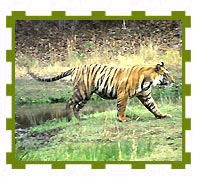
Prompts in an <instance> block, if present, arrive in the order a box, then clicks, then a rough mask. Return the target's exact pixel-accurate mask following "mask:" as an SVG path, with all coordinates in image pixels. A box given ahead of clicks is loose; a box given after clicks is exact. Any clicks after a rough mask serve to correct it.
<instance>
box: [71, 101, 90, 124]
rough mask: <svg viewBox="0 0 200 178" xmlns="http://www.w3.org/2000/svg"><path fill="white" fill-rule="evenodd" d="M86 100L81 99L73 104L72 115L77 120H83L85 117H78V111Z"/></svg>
mask: <svg viewBox="0 0 200 178" xmlns="http://www.w3.org/2000/svg"><path fill="white" fill-rule="evenodd" d="M86 102H87V101H86V100H83V101H79V102H78V103H77V104H75V105H74V107H73V111H74V115H75V117H76V118H77V119H78V120H85V119H86V118H83V117H80V113H79V111H80V110H81V109H82V108H83V107H84V105H85V104H86Z"/></svg>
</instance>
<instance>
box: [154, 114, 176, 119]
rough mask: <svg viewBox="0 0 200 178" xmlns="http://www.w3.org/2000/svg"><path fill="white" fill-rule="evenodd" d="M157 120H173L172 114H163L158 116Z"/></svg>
mask: <svg viewBox="0 0 200 178" xmlns="http://www.w3.org/2000/svg"><path fill="white" fill-rule="evenodd" d="M156 118H158V119H162V118H172V115H171V114H162V115H157V116H156Z"/></svg>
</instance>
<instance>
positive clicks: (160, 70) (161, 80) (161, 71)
mask: <svg viewBox="0 0 200 178" xmlns="http://www.w3.org/2000/svg"><path fill="white" fill-rule="evenodd" d="M155 72H156V73H157V74H158V75H157V76H158V78H157V79H156V80H154V81H153V85H154V86H155V85H165V86H169V87H171V86H172V85H173V83H174V79H173V77H172V76H171V75H170V74H169V71H168V70H167V68H166V67H165V65H164V63H163V62H161V63H160V64H157V65H156V67H155Z"/></svg>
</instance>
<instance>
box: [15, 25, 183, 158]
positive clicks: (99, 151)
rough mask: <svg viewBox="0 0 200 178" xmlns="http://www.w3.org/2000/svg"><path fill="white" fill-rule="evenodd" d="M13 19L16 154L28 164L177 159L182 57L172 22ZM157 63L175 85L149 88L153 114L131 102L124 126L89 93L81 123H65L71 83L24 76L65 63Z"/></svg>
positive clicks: (112, 108)
mask: <svg viewBox="0 0 200 178" xmlns="http://www.w3.org/2000/svg"><path fill="white" fill-rule="evenodd" d="M121 25H122V22H121V21H66V22H62V24H60V22H58V21H18V22H17V28H16V65H15V67H16V98H15V102H16V157H17V159H19V160H26V161H27V160H28V161H39V160H42V161H47V160H48V161H55V160H56V161H61V160H62V161H69V160H70V161H75V160H81V161H88V160H89V161H98V160H99V161H122V160H128V161H129V160H132V161H135V160H145V161H147V160H148V161H180V160H181V159H182V157H181V156H182V119H181V118H182V57H181V46H182V44H181V43H182V41H181V24H180V22H179V21H127V22H126V26H127V28H126V29H122V28H121ZM161 61H163V62H164V63H165V64H166V66H168V68H169V71H170V73H172V74H173V75H174V77H175V80H176V83H175V85H174V86H173V87H171V88H163V87H156V88H153V96H154V99H155V100H156V102H157V104H158V106H159V108H160V110H161V111H162V112H164V113H169V114H171V115H173V118H172V119H162V120H158V119H155V118H154V116H153V115H152V114H151V113H150V112H149V111H148V110H147V109H146V108H145V107H144V106H142V105H141V104H140V103H139V101H138V100H137V99H132V100H130V101H129V105H128V108H127V115H128V116H129V117H130V118H131V120H130V122H128V123H119V122H117V121H116V101H113V100H103V99H101V98H100V97H98V96H97V95H94V96H93V97H92V99H91V100H90V101H89V102H88V103H87V104H86V106H85V108H84V109H83V112H82V113H83V114H84V115H85V116H87V118H88V119H87V120H85V121H81V122H79V121H77V120H76V119H75V118H73V120H72V122H70V123H67V122H66V120H65V104H64V102H65V100H66V99H67V98H69V97H71V95H72V85H71V84H70V83H69V82H68V81H67V80H66V79H62V80H60V81H58V82H54V83H39V82H37V81H34V80H33V79H31V78H30V77H29V76H28V75H27V73H26V67H25V65H27V64H28V65H29V66H30V67H31V70H32V71H33V72H34V73H37V74H38V75H41V76H53V75H57V74H59V73H60V72H63V71H65V70H66V69H67V68H69V67H71V66H79V65H82V64H86V63H88V64H89V63H101V64H108V65H114V66H129V65H134V64H157V63H160V62H161Z"/></svg>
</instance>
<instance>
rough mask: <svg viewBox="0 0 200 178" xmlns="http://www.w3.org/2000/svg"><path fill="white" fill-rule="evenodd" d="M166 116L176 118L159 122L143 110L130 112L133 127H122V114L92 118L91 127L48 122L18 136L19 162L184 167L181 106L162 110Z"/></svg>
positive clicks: (136, 108)
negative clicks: (140, 163)
mask: <svg viewBox="0 0 200 178" xmlns="http://www.w3.org/2000/svg"><path fill="white" fill-rule="evenodd" d="M159 105H161V104H159ZM133 110H134V112H133ZM161 111H162V112H165V113H166V112H167V113H169V114H172V115H173V116H174V117H173V118H172V119H171V118H167V119H155V118H154V116H153V115H152V114H151V113H150V112H149V111H148V110H147V109H146V108H144V107H143V106H140V105H137V106H134V107H128V109H127V115H129V117H130V118H131V120H130V121H129V122H127V123H120V122H117V120H116V118H117V117H116V111H110V112H109V111H107V112H102V113H95V114H90V115H88V119H87V120H85V121H78V120H76V119H75V118H73V120H72V122H70V123H67V122H66V121H65V119H61V120H52V121H47V122H45V123H43V124H41V125H39V126H36V127H31V128H29V129H27V131H26V133H25V134H21V135H20V134H19V135H17V136H16V157H17V159H18V160H23V161H136V160H146V161H157V160H159V161H180V160H181V158H182V119H181V116H182V109H181V104H176V105H173V104H165V105H161Z"/></svg>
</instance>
